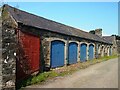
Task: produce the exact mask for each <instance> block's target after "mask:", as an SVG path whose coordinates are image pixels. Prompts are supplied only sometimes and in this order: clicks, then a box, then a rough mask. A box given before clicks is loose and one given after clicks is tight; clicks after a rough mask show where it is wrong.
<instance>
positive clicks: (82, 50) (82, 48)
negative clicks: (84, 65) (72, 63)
mask: <svg viewBox="0 0 120 90" xmlns="http://www.w3.org/2000/svg"><path fill="white" fill-rule="evenodd" d="M86 56H87V45H86V44H85V43H83V44H81V46H80V61H81V62H85V61H86V60H87V58H86Z"/></svg>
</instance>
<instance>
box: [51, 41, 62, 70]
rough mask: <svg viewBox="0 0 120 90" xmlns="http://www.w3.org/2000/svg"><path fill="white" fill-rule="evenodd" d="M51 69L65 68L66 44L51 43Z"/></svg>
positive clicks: (60, 42)
mask: <svg viewBox="0 0 120 90" xmlns="http://www.w3.org/2000/svg"><path fill="white" fill-rule="evenodd" d="M50 66H51V68H55V67H60V66H64V42H62V41H52V42H51V62H50Z"/></svg>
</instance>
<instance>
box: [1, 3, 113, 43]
mask: <svg viewBox="0 0 120 90" xmlns="http://www.w3.org/2000/svg"><path fill="white" fill-rule="evenodd" d="M3 7H7V9H8V12H9V13H10V14H11V15H12V17H13V18H14V19H15V20H16V22H17V23H23V24H24V25H28V26H32V27H36V28H39V29H44V30H49V31H53V32H56V33H61V34H65V35H70V36H76V37H80V38H84V39H89V40H93V41H98V42H103V43H107V44H111V43H110V42H108V41H106V40H105V39H104V38H102V37H100V36H97V35H94V34H91V33H88V32H85V31H82V30H80V29H77V28H74V27H71V26H67V25H64V24H61V23H58V22H55V21H52V20H48V19H46V18H43V17H40V16H37V15H34V14H31V13H28V12H25V11H22V10H19V9H17V8H14V7H12V6H9V5H7V4H5V5H4V6H3Z"/></svg>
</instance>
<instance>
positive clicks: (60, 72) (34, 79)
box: [18, 55, 118, 88]
mask: <svg viewBox="0 0 120 90" xmlns="http://www.w3.org/2000/svg"><path fill="white" fill-rule="evenodd" d="M117 57H118V56H117V55H112V56H105V57H101V58H99V59H93V60H88V61H86V62H83V63H80V62H79V63H77V64H73V65H69V66H65V67H61V68H59V69H57V70H56V69H55V70H52V71H49V72H43V73H40V74H38V75H35V76H30V77H29V78H27V79H24V80H23V81H21V82H20V83H19V84H18V88H21V87H25V86H28V85H32V84H36V83H41V82H44V81H46V80H48V79H51V78H54V77H57V76H65V75H69V74H72V73H74V72H75V71H78V70H80V69H84V68H87V67H88V66H90V65H93V64H96V63H100V62H103V61H107V60H109V59H113V58H117Z"/></svg>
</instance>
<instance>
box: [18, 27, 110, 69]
mask: <svg viewBox="0 0 120 90" xmlns="http://www.w3.org/2000/svg"><path fill="white" fill-rule="evenodd" d="M20 28H22V30H23V31H24V32H27V33H32V34H35V35H38V37H40V39H41V40H40V41H41V45H40V46H41V53H40V55H41V63H42V69H43V70H44V68H45V67H47V68H49V67H50V52H51V51H50V50H51V42H52V41H54V40H60V41H63V42H64V43H65V65H67V55H68V50H67V49H68V44H69V43H70V42H75V43H77V44H78V57H77V61H78V62H80V45H81V44H82V43H86V44H87V60H88V56H89V45H90V44H93V45H94V58H99V57H101V56H104V55H107V53H108V52H107V49H106V47H107V46H109V45H107V44H103V43H100V42H99V43H98V42H94V41H90V40H86V39H82V38H77V37H72V36H67V35H63V34H58V33H55V32H50V31H46V30H42V29H41V30H40V29H37V28H32V27H27V26H21V27H20ZM28 30H29V32H28ZM97 45H98V46H100V48H99V49H100V50H97ZM98 51H99V52H98ZM48 70H49V69H48Z"/></svg>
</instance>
